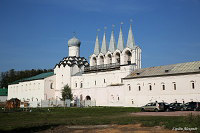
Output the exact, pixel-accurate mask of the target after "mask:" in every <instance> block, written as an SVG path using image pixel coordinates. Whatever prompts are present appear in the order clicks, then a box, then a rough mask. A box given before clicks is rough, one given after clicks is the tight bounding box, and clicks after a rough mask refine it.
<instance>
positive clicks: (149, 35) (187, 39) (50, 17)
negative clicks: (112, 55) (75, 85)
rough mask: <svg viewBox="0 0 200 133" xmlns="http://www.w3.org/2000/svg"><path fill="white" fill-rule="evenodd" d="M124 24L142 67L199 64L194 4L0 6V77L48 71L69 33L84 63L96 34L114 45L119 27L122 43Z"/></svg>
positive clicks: (31, 2)
mask: <svg viewBox="0 0 200 133" xmlns="http://www.w3.org/2000/svg"><path fill="white" fill-rule="evenodd" d="M130 19H133V33H134V38H135V42H136V44H137V45H139V46H140V47H141V48H142V67H151V66H159V65H167V64H174V63H182V62H190V61H199V60H200V52H199V49H200V0H0V71H1V72H2V71H7V70H9V69H12V68H13V69H16V70H25V69H38V68H41V69H50V68H53V67H54V65H55V64H56V63H58V62H59V61H60V60H61V59H62V58H63V57H66V56H67V55H68V46H67V40H68V39H70V38H71V37H72V36H73V32H76V36H77V37H78V38H79V39H80V40H81V42H82V44H81V56H84V57H86V58H88V57H89V55H91V54H92V53H93V48H94V42H95V37H96V30H97V29H98V28H99V29H101V31H100V32H99V38H100V41H102V38H103V32H104V30H103V28H104V26H106V27H107V30H106V33H107V42H109V40H110V34H111V30H112V24H115V28H114V30H115V40H116V41H117V40H118V39H117V38H118V33H119V27H120V23H121V22H123V23H124V24H123V35H124V39H125V42H126V40H127V34H128V29H129V24H130V23H129V20H130Z"/></svg>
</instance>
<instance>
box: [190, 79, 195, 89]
mask: <svg viewBox="0 0 200 133" xmlns="http://www.w3.org/2000/svg"><path fill="white" fill-rule="evenodd" d="M190 82H191V87H192V89H194V88H195V85H194V81H193V80H192V81H190Z"/></svg>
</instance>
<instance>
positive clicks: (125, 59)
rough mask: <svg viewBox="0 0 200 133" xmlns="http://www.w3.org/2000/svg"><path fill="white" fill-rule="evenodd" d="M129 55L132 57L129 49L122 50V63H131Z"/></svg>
mask: <svg viewBox="0 0 200 133" xmlns="http://www.w3.org/2000/svg"><path fill="white" fill-rule="evenodd" d="M131 57H132V54H131V51H130V50H126V51H125V52H124V64H131Z"/></svg>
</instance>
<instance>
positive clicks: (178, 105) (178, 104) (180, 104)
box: [169, 102, 183, 111]
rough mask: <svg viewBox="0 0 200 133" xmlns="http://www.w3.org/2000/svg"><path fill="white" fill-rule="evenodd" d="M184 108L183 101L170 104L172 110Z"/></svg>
mask: <svg viewBox="0 0 200 133" xmlns="http://www.w3.org/2000/svg"><path fill="white" fill-rule="evenodd" d="M182 109H183V104H182V103H176V102H175V103H170V104H169V110H171V111H180V110H182Z"/></svg>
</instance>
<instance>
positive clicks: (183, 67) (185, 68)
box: [124, 61, 200, 79]
mask: <svg viewBox="0 0 200 133" xmlns="http://www.w3.org/2000/svg"><path fill="white" fill-rule="evenodd" d="M198 72H200V61H195V62H186V63H179V64H172V65H166V66H156V67H149V68H142V69H137V70H135V71H133V72H132V73H131V74H130V75H128V76H127V77H125V78H124V79H131V78H143V77H153V76H166V75H175V74H187V73H198Z"/></svg>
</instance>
